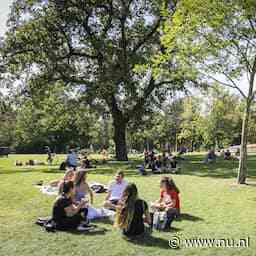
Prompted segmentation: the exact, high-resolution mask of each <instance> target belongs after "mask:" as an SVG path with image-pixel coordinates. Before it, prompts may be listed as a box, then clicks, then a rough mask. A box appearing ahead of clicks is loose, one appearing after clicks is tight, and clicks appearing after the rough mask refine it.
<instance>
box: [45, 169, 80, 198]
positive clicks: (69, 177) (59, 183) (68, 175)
mask: <svg viewBox="0 0 256 256" xmlns="http://www.w3.org/2000/svg"><path fill="white" fill-rule="evenodd" d="M74 178H75V172H74V169H73V168H67V169H66V172H65V174H64V176H63V178H61V179H59V180H53V181H51V182H50V183H49V185H50V186H51V187H58V188H59V194H61V193H62V187H63V182H65V181H74Z"/></svg>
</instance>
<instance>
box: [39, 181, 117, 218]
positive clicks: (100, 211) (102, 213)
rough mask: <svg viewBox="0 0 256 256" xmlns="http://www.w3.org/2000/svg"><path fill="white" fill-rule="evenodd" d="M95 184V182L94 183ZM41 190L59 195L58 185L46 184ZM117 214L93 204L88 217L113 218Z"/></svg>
mask: <svg viewBox="0 0 256 256" xmlns="http://www.w3.org/2000/svg"><path fill="white" fill-rule="evenodd" d="M94 184H95V183H94ZM40 190H41V192H42V193H43V194H46V195H49V196H57V195H58V190H59V189H58V187H52V186H50V185H45V186H42V187H41V189H40ZM114 215H115V212H114V211H111V210H108V209H105V208H94V207H92V206H88V215H87V218H88V219H89V220H94V219H100V218H105V217H109V218H113V217H114Z"/></svg>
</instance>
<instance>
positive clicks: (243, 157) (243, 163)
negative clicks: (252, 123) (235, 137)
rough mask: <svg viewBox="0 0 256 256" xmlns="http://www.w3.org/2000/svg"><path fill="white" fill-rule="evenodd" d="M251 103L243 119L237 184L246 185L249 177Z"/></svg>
mask: <svg viewBox="0 0 256 256" xmlns="http://www.w3.org/2000/svg"><path fill="white" fill-rule="evenodd" d="M250 105H251V104H250V102H247V104H246V109H245V112H244V118H243V127H242V136H241V147H240V160H239V168H238V176H237V183H238V184H245V182H246V176H247V138H248V125H249V116H250Z"/></svg>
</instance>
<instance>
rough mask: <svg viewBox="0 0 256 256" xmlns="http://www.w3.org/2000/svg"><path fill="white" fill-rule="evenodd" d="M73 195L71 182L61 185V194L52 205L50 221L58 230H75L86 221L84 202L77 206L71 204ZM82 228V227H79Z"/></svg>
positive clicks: (73, 190) (73, 188) (73, 189)
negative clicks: (51, 220)
mask: <svg viewBox="0 0 256 256" xmlns="http://www.w3.org/2000/svg"><path fill="white" fill-rule="evenodd" d="M74 195H75V187H74V183H73V181H68V182H64V183H63V192H62V194H61V196H60V197H58V198H57V200H56V201H55V203H54V206H53V212H52V219H53V221H54V222H55V223H56V228H57V229H59V230H70V229H77V228H78V227H79V225H80V224H81V223H82V222H83V221H85V220H86V216H87V212H88V211H87V209H86V208H85V207H86V204H87V202H86V201H84V200H83V201H81V202H80V203H79V204H78V205H75V204H74V203H73V200H72V198H73V197H74ZM80 228H82V226H81V227H80ZM81 230H82V229H81Z"/></svg>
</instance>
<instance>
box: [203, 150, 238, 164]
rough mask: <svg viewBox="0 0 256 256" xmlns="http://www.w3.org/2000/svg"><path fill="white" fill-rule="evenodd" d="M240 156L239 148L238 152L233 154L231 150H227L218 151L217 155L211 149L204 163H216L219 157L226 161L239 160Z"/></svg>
mask: <svg viewBox="0 0 256 256" xmlns="http://www.w3.org/2000/svg"><path fill="white" fill-rule="evenodd" d="M239 155H240V150H239V148H238V149H237V151H236V152H235V153H234V154H232V153H231V152H230V150H229V149H226V150H218V152H217V153H215V150H214V149H210V150H209V151H208V152H207V154H206V155H205V158H204V161H203V162H204V163H213V162H216V160H217V156H219V157H223V159H224V160H238V159H239Z"/></svg>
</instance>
